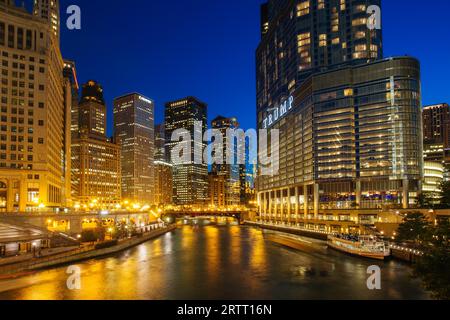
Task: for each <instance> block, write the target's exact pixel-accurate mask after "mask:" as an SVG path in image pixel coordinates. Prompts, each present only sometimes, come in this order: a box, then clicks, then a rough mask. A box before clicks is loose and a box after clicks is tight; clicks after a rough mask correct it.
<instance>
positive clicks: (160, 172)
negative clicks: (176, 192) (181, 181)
mask: <svg viewBox="0 0 450 320" xmlns="http://www.w3.org/2000/svg"><path fill="white" fill-rule="evenodd" d="M172 181H173V176H172V165H171V164H170V163H168V162H165V161H158V160H157V161H155V182H156V183H155V204H156V205H158V206H165V205H170V204H172V203H173V182H172Z"/></svg>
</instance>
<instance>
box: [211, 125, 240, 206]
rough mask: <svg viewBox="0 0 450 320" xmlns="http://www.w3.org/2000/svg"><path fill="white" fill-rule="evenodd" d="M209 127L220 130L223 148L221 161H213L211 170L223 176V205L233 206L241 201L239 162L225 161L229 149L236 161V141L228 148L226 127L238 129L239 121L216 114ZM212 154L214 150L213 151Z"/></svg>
mask: <svg viewBox="0 0 450 320" xmlns="http://www.w3.org/2000/svg"><path fill="white" fill-rule="evenodd" d="M211 127H212V129H214V130H218V131H220V133H221V134H222V137H223V150H222V155H223V159H222V163H221V164H217V163H214V164H213V165H212V172H213V173H214V174H215V175H222V176H224V177H225V194H224V205H225V206H233V205H239V204H240V202H241V198H240V192H241V189H240V187H241V181H240V170H239V164H237V163H236V164H229V163H226V162H227V161H226V160H227V152H229V151H231V152H232V153H233V158H235V159H236V161H237V158H236V156H237V150H238V144H237V143H238V142H236V144H235V148H234V150H228V149H229V148H228V137H227V130H228V129H238V128H239V123H238V121H237V119H236V118H226V117H222V116H218V117H217V118H215V119H214V120H213V121H212V123H211ZM213 156H214V152H213Z"/></svg>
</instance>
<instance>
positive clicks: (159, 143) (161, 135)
mask: <svg viewBox="0 0 450 320" xmlns="http://www.w3.org/2000/svg"><path fill="white" fill-rule="evenodd" d="M155 161H164V162H169V161H168V157H167V154H166V129H165V127H164V124H163V123H162V124H158V125H156V126H155Z"/></svg>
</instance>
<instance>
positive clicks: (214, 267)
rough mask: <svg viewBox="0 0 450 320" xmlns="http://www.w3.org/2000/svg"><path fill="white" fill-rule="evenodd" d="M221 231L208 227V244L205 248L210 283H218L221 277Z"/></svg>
mask: <svg viewBox="0 0 450 320" xmlns="http://www.w3.org/2000/svg"><path fill="white" fill-rule="evenodd" d="M219 232H220V231H219V229H218V228H215V227H206V228H205V235H206V243H205V246H204V250H205V252H204V254H205V257H206V271H207V275H206V276H207V279H208V281H209V282H210V283H214V282H216V281H217V278H218V276H219V269H220V261H221V255H222V252H221V246H220V241H219Z"/></svg>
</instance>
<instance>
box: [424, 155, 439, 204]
mask: <svg viewBox="0 0 450 320" xmlns="http://www.w3.org/2000/svg"><path fill="white" fill-rule="evenodd" d="M443 181H444V166H443V165H442V163H439V162H425V163H424V179H423V186H422V191H423V193H424V194H425V195H426V196H428V198H429V199H430V200H431V201H433V202H434V203H435V204H439V203H440V193H441V191H442V190H441V184H442V182H443Z"/></svg>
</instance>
